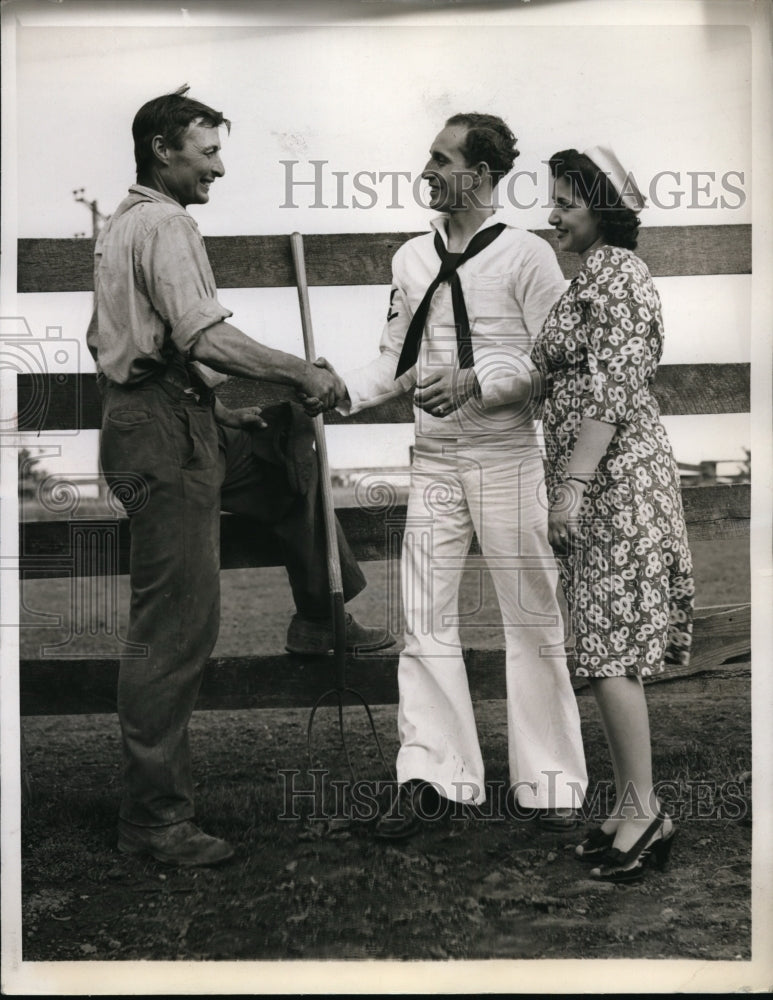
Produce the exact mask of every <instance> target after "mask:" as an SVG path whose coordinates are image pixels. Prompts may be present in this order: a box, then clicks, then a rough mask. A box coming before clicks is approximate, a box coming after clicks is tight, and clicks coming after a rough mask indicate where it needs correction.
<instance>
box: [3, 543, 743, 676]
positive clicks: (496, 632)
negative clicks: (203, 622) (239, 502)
mask: <svg viewBox="0 0 773 1000" xmlns="http://www.w3.org/2000/svg"><path fill="white" fill-rule="evenodd" d="M691 548H692V553H693V560H694V564H695V582H696V602H695V603H696V607H711V606H714V605H728V604H736V603H737V604H741V603H745V602H748V601H749V600H750V590H751V588H750V577H749V547H748V541H747V540H746V539H719V540H713V541H696V542H693V543H692V546H691ZM362 568H363V571H364V573H365V576H366V578H367V580H368V586H367V588H366V589H365V590H364V591H363V592H362V593H361V594H360V595H359V596H358V597H356V598H355V599H354V600H353V601H351V602H350V604H349V605H348V607H349V609H350V610H351V611H352V612H353V613H354V614H355V616H356V617H357V618H359V619H361V620H362V621H367V622H368V623H369V624H373V625H386V626H389V627H391V628H392V629H396V630H397V631H399V630H400V627H401V616H400V609H399V607H395V606H394V605H393V604H391V603H389V602H388V598H387V595H388V594H389V593H395V592H396V591H395V590H394V587H393V585H392V581H393V580H394V576H395V574H397V573H398V572H399V566H398V564H397V563H388V562H368V563H363V566H362ZM105 579H106V578H102V581H103V583H102V584H100V585H104V580H105ZM107 579H109V578H107ZM92 582H93V583H96V582H97V579H96V578H95V580H94V581H92ZM111 585H112V583H111ZM115 585H116V587H117V589H116V593H115V602H114V606H115V607H116V608H117V615H118V620H117V623H116V624H117V628H118V634H119V635H120V636H125V635H126V622H127V616H128V608H129V584H128V577H119V578H118V579H117V581H115ZM221 594H222V596H221V628H220V637H219V639H218V643H217V646H216V647H215V655H216V656H244V655H249V654H250V653H254V652H256V651H261V652H271V651H281V650H282V649H283V648H284V638H285V633H286V629H287V625H288V622H289V620H290V616H291V615H292V613H293V610H294V608H293V602H292V596H291V593H290V588H289V585H288V583H287V576H286V573H285V571H284V569H283V568H282V567H272V568H265V569H240V570H227V571H224V572H223V573H222V574H221ZM81 595H82V592H81V591H79V590H78V587H77V583H76V582H75V581H70V580H69V579H54V580H27V581H24V582H23V584H22V586H21V591H20V602H21V607H20V622H21V624H22V628H21V629H20V655H21V657H23V658H25V657H29V658H36V657H39V656H41V655H44V654H43V653H42V647H43V646H49V645H56V644H58V643H62V642H65V641H66V640H67V638H68V637H69V636H70V635H71V623H72V620H73V614H74V613H77V611H78V602H79V601H82V600H83V597H82V596H81ZM460 613H461V614H462V615H463V616H465V621H466V624H464V625H463V626H462V642H463V644H464V645H465V646H472V647H478V648H495V647H501V645H502V643H503V635H502V626H501V617H500V615H499V609H498V606H497V601H496V596H495V594H494V587H493V583H492V581H491V578H490V577H489V574H488V573H487V572H486V571H485V570H482V571H481V570H477V569H468V570H467V571H466V573H465V578H464V582H463V586H462V593H461V604H460ZM89 648H90V637H89V635H88V634H85V635H81V636H77V637H73V638H72V639H71V640H70V643H68V653H70V654H78V653H81V654H83V655H88V653H89Z"/></svg>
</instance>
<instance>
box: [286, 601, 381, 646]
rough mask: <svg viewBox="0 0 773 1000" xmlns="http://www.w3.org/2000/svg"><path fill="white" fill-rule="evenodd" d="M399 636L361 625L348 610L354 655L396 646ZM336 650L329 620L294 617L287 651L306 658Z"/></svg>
mask: <svg viewBox="0 0 773 1000" xmlns="http://www.w3.org/2000/svg"><path fill="white" fill-rule="evenodd" d="M394 642H395V637H394V636H393V635H392V633H391V632H389V631H387V629H385V628H373V627H371V626H369V625H360V623H359V622H358V621H357V620H356V619H355V618H353V617H352V615H350V614H349V612H348V611H347V613H346V649H347V651H348V652H350V653H354V654H355V655H356V654H357V653H371V652H373V651H374V650H376V649H385V648H386V647H387V646H392V645H394ZM334 648H335V637H334V635H333V626H332V625H331V623H330V620H329V619H324V620H317V619H314V618H304V617H302V616H301V615H299V614H295V615H293V618H292V621H291V622H290V627H289V628H288V630H287V642H286V644H285V649H286V650H287V652H288V653H300V654H301V655H305V656H325V655H327V654H328V653H332V652H333V651H334Z"/></svg>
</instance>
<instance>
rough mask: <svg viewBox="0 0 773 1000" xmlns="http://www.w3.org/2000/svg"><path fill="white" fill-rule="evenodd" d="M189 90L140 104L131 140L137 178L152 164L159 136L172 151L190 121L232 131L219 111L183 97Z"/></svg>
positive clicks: (178, 146)
mask: <svg viewBox="0 0 773 1000" xmlns="http://www.w3.org/2000/svg"><path fill="white" fill-rule="evenodd" d="M189 90H190V87H189V86H188V84H187V83H186V84H184V85H183V86H182V87H179V88H178V89H177V90H176V91H175V92H174V93H173V94H164V95H163V96H162V97H154V98H153V100H152V101H148V102H147V103H146V104H143V105H142V107H141V108H140V110H139V111H138V112H137V114H136V115H135V116H134V121H133V122H132V137H133V139H134V162H135V163H136V164H137V177H138V178H139V177H140V176H141V175H142V174H144V173H146V172H147V170H148V168H149V167H150V166H151V164H152V163H153V157H154V153H153V139H154V137H155V136H157V135H162V136H163V137H164V139H166V141H167V142H168V143H169V145H170V146H171V147H172V149H182V137H183V134H184V133H185V131H186V129H187V128H188V126H189V125H190V124H191V122H193V121H198V120H199V119H200V120H201V122H202V124H203V125H205V126H206V127H207V128H219V127H220V126H221V125H225V127H226V129H227V130H228V131H229V132H230V131H231V123H230V121H229V120H228V119H227V118H225V117H224V116H223V113H222V112H221V111H215V110H214V108H210V107H209V106H208V105H206V104H202V103H201V101H195V100H194V99H193V98H192V97H186V96H185V95H186V94H187V93H188V91H189Z"/></svg>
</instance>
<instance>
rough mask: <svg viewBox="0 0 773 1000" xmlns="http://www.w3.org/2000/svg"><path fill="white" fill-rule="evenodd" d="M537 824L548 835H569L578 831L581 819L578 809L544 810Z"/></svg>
mask: <svg viewBox="0 0 773 1000" xmlns="http://www.w3.org/2000/svg"><path fill="white" fill-rule="evenodd" d="M537 823H538V824H539V828H540V830H544V831H545V832H546V833H567V832H569V831H571V830H576V829H577V827H578V826H579V825H580V817H579V814H578V813H577V810H576V809H542V810H540V812H539V814H538V816H537Z"/></svg>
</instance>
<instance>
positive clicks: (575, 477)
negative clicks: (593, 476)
mask: <svg viewBox="0 0 773 1000" xmlns="http://www.w3.org/2000/svg"><path fill="white" fill-rule="evenodd" d="M566 478H567V479H573V480H574V481H575V482H576V483H582V485H583V486H587V485H588V483H589V482H590V479H580V477H579V476H567V477H566Z"/></svg>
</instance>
